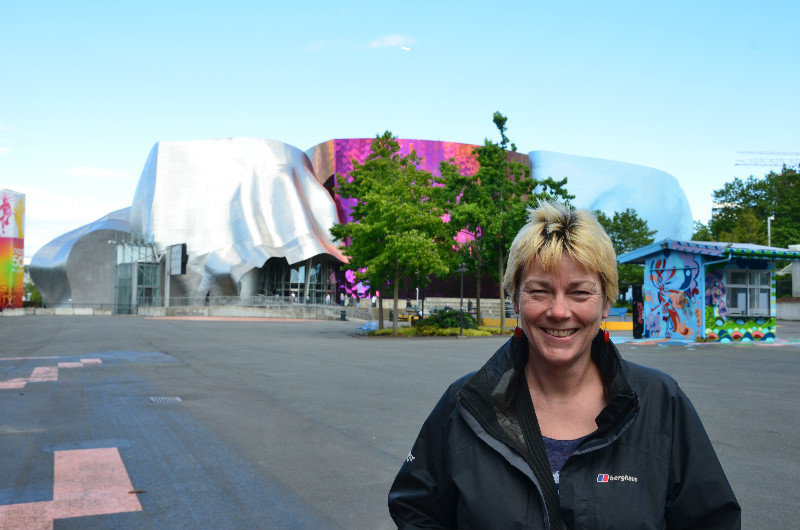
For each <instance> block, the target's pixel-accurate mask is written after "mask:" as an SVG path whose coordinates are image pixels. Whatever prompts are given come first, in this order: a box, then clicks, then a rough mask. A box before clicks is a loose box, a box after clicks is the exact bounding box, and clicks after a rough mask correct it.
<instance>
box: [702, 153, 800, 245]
mask: <svg viewBox="0 0 800 530" xmlns="http://www.w3.org/2000/svg"><path fill="white" fill-rule="evenodd" d="M713 197H714V202H715V203H716V204H717V205H718V206H719V210H718V212H717V213H716V214H715V215H714V217H713V218H712V219H711V222H710V223H709V229H710V231H711V233H712V235H713V236H714V239H715V240H717V241H733V242H737V243H756V244H764V245H765V244H767V218H768V217H770V216H773V217H774V218H775V219H774V220H773V221H772V223H771V224H772V227H771V228H772V245H773V246H778V247H787V246H789V245H793V244H798V243H800V178H799V175H798V172H797V170H796V169H794V168H789V167H786V166H784V167H783V169H782V170H781V171H780V172H779V173H776V172H774V171H770V172H769V173H767V174H766V175H765V176H764V177H763V178H756V177H754V176H752V175H751V176H750V177H748V178H747V179H744V180H743V179H740V178H735V179H733V180H732V181H731V182H727V183H725V185H724V186H723V187H722V188H720V189H718V190H715V191H714V194H713Z"/></svg>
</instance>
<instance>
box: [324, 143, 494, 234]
mask: <svg viewBox="0 0 800 530" xmlns="http://www.w3.org/2000/svg"><path fill="white" fill-rule="evenodd" d="M332 141H333V143H334V148H333V157H334V164H333V172H334V175H335V176H334V179H335V180H334V185H338V184H339V182H338V178H339V177H342V178H349V176H350V172H351V171H352V170H353V160H356V161H357V162H364V160H365V159H366V158H367V155H368V154H369V151H370V147H371V145H372V141H373V139H372V138H346V139H339V140H332ZM397 141H398V143H399V144H400V154H401V155H403V156H405V155H408V154H411V152H412V151H416V152H417V156H419V157H420V159H421V161H420V164H419V168H420V169H422V170H424V171H429V172H431V173H432V174H434V175H439V164H440V163H441V162H442V161H446V160H450V159H453V161H454V162H455V164H456V165H458V167H459V168H460V169H461V174H462V175H474V174H475V173H477V172H478V166H479V165H478V160H477V158H476V157H475V155H474V154H473V150H474V149H475V147H477V146H475V145H471V144H460V143H456V142H441V141H437V140H404V139H398V140H397ZM335 200H336V207H337V213H338V214H339V220H340V221H342V222H350V221H352V217H351V216H350V212H351V210H352V207H353V206H354V204H355V199H341V198H339V197H338V196H337V197H335Z"/></svg>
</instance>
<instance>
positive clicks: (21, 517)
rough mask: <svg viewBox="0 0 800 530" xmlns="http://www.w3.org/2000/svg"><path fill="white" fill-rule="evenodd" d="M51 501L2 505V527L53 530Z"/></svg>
mask: <svg viewBox="0 0 800 530" xmlns="http://www.w3.org/2000/svg"><path fill="white" fill-rule="evenodd" d="M49 507H50V501H45V502H26V503H24V504H6V505H5V506H0V528H3V529H7V530H53V517H52V516H51V515H50V513H49Z"/></svg>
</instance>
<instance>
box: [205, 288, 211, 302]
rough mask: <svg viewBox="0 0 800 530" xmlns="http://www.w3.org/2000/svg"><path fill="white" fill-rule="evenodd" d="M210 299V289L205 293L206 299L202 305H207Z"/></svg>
mask: <svg viewBox="0 0 800 530" xmlns="http://www.w3.org/2000/svg"><path fill="white" fill-rule="evenodd" d="M210 299H211V291H208V292H207V293H206V301H205V302H204V305H208V302H209V300H210Z"/></svg>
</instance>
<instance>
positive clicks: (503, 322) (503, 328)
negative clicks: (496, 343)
mask: <svg viewBox="0 0 800 530" xmlns="http://www.w3.org/2000/svg"><path fill="white" fill-rule="evenodd" d="M497 257H498V259H499V261H500V263H499V265H500V269H499V270H500V334H501V335H504V334H505V332H506V290H505V288H504V287H503V274H504V271H503V245H502V244H501V245H500V247H499V248H498V251H497Z"/></svg>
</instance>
